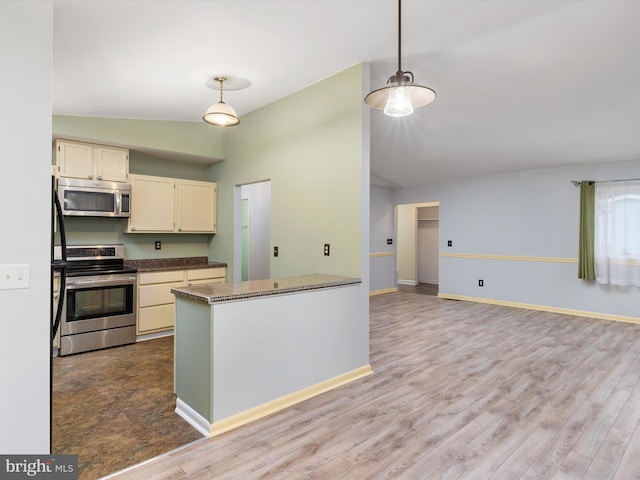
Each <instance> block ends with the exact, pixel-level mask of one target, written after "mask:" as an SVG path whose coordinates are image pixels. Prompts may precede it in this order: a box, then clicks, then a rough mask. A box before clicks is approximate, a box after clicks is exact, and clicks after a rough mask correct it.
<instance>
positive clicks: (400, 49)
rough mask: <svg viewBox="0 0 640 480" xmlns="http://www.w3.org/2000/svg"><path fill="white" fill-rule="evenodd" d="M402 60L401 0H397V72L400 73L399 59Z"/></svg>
mask: <svg viewBox="0 0 640 480" xmlns="http://www.w3.org/2000/svg"><path fill="white" fill-rule="evenodd" d="M401 58H402V0H398V72H397V73H399V72H402V66H401V65H400V59H401Z"/></svg>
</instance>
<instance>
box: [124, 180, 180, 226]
mask: <svg viewBox="0 0 640 480" xmlns="http://www.w3.org/2000/svg"><path fill="white" fill-rule="evenodd" d="M129 180H130V183H131V216H130V217H129V223H128V230H127V231H128V232H131V233H140V232H173V231H174V229H175V198H176V193H175V181H174V180H173V179H172V178H164V177H150V176H147V175H129Z"/></svg>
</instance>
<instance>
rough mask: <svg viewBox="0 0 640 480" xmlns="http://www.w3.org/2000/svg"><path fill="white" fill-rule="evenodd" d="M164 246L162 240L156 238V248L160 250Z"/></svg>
mask: <svg viewBox="0 0 640 480" xmlns="http://www.w3.org/2000/svg"><path fill="white" fill-rule="evenodd" d="M161 248H162V242H161V241H160V240H156V250H160V249H161Z"/></svg>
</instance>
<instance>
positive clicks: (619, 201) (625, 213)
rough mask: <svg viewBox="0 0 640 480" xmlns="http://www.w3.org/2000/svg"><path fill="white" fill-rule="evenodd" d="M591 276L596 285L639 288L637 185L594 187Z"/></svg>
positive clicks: (631, 182)
mask: <svg viewBox="0 0 640 480" xmlns="http://www.w3.org/2000/svg"><path fill="white" fill-rule="evenodd" d="M594 253H595V273H596V281H597V282H598V283H610V284H613V285H635V286H638V287H640V181H639V180H623V181H615V182H599V183H597V184H596V186H595V238H594Z"/></svg>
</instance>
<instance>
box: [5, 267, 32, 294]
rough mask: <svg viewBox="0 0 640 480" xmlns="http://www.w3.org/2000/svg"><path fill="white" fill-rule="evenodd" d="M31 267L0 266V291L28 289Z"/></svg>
mask: <svg viewBox="0 0 640 480" xmlns="http://www.w3.org/2000/svg"><path fill="white" fill-rule="evenodd" d="M30 272H31V265H29V264H23V265H0V290H13V289H16V288H29V287H30V283H31V279H30Z"/></svg>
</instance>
